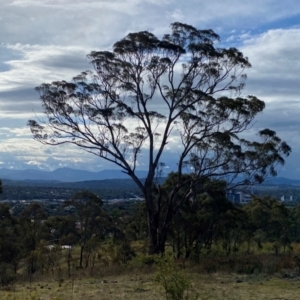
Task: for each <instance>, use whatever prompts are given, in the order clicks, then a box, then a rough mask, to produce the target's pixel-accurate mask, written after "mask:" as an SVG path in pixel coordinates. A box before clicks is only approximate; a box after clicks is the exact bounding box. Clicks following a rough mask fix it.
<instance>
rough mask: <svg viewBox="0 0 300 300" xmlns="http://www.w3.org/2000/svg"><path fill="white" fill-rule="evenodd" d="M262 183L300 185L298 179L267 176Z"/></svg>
mask: <svg viewBox="0 0 300 300" xmlns="http://www.w3.org/2000/svg"><path fill="white" fill-rule="evenodd" d="M263 185H290V186H300V180H299V179H289V178H285V177H272V178H267V179H266V180H265V181H264V183H263Z"/></svg>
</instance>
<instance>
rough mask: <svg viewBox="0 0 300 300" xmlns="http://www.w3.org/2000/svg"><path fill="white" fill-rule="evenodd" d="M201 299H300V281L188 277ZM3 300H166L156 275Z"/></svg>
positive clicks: (57, 285)
mask: <svg viewBox="0 0 300 300" xmlns="http://www.w3.org/2000/svg"><path fill="white" fill-rule="evenodd" d="M187 276H189V277H190V278H191V281H192V283H193V286H194V288H195V290H196V291H197V292H198V293H199V295H200V297H199V299H201V300H204V299H205V300H208V299H211V300H214V299H232V300H238V299H249V300H251V299H253V300H265V299H266V300H267V299H268V300H275V299H276V300H277V299H278V300H279V299H281V300H284V299H286V300H287V299H288V300H292V299H295V300H296V299H299V298H300V296H299V295H300V279H299V278H296V279H290V280H287V279H281V278H277V277H266V276H262V275H251V276H246V275H226V274H218V273H217V274H212V275H200V274H198V273H189V274H187ZM0 299H3V300H21V299H22V300H26V299H28V300H29V299H30V300H38V299H39V300H54V299H55V300H68V299H70V300H81V299H85V300H88V299H89V300H98V299H99V300H100V299H101V300H114V299H131V300H141V299H142V300H148V299H149V300H150V299H151V300H152V299H157V300H159V299H165V298H164V295H163V292H162V290H161V289H160V287H158V286H157V284H156V283H155V282H154V281H153V274H134V272H133V273H131V274H127V275H119V276H118V275H117V276H113V277H106V278H89V279H76V280H74V282H72V280H65V281H64V282H58V281H52V280H49V281H47V280H43V281H40V282H33V283H32V285H31V288H30V286H29V284H28V283H26V284H18V285H16V286H14V287H13V288H12V290H11V291H0Z"/></svg>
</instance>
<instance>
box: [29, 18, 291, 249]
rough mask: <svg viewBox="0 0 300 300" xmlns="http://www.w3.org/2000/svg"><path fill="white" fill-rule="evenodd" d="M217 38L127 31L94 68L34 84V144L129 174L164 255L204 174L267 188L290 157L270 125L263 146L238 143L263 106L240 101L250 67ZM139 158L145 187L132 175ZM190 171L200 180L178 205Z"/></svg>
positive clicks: (96, 54)
mask: <svg viewBox="0 0 300 300" xmlns="http://www.w3.org/2000/svg"><path fill="white" fill-rule="evenodd" d="M218 41H219V36H218V35H217V34H216V33H215V32H214V31H212V30H198V29H196V28H194V27H193V26H190V25H187V24H183V23H178V22H177V23H173V24H171V33H169V34H166V35H164V36H163V37H162V38H158V37H156V36H155V35H154V34H152V33H150V32H147V31H142V32H137V33H130V34H128V35H127V36H126V37H125V38H123V39H122V40H120V41H118V42H116V43H115V44H114V46H113V50H112V51H93V52H91V53H90V54H89V55H88V56H87V57H88V59H89V61H90V63H91V64H92V66H93V67H94V71H84V72H82V73H81V74H80V75H78V76H76V77H74V78H73V81H72V82H67V81H56V82H52V83H45V84H42V85H41V86H39V87H38V88H37V91H38V92H39V94H40V99H41V101H42V105H43V108H44V114H45V119H43V120H38V121H36V120H30V121H29V122H28V124H29V126H30V128H31V131H32V134H33V137H34V139H36V140H37V141H39V142H41V143H43V144H48V145H59V144H66V143H70V144H74V145H77V146H79V147H81V148H82V149H85V150H86V151H87V152H89V153H92V154H95V155H97V156H99V157H100V158H102V159H105V160H107V161H109V162H112V163H114V164H116V165H117V166H119V167H120V168H121V169H122V170H123V172H125V173H127V174H128V175H129V176H130V177H131V178H132V179H133V180H134V181H135V182H136V184H137V185H138V187H139V188H140V190H141V191H142V193H143V195H144V197H145V201H146V205H147V212H148V226H149V236H150V252H152V253H153V252H154V253H155V252H161V251H164V244H165V240H166V234H167V232H168V228H169V226H170V224H171V222H172V219H173V217H174V215H176V213H177V212H178V210H179V209H180V207H181V206H182V204H183V203H184V201H186V200H187V199H189V198H190V197H191V195H192V194H193V189H194V186H196V185H197V184H199V182H202V181H203V178H210V177H212V178H216V177H217V178H225V179H226V180H227V181H228V182H231V183H233V182H234V184H235V185H236V184H253V183H257V182H262V181H263V180H264V178H265V177H266V176H268V175H271V176H275V175H276V170H275V167H276V165H277V164H283V163H284V158H283V157H284V156H285V155H288V154H289V153H290V151H291V149H290V147H289V146H288V145H287V144H286V143H285V142H283V141H281V139H280V138H279V137H278V136H277V135H276V133H275V132H274V131H272V130H270V129H264V130H261V131H260V132H258V138H257V139H256V140H247V139H245V137H244V138H243V137H241V135H240V134H241V133H243V132H245V131H246V130H247V129H249V128H251V125H252V122H253V120H254V118H255V117H256V115H257V114H258V113H260V112H261V111H263V109H264V108H265V104H264V102H263V101H261V100H260V99H258V98H257V97H255V96H247V97H242V90H243V88H244V86H245V80H246V74H245V70H246V69H248V68H250V67H251V65H250V63H249V61H248V58H247V57H244V55H243V54H242V53H241V52H240V51H239V50H238V49H236V48H229V49H225V48H217V47H216V46H215V43H216V42H218ZM174 136H176V137H178V138H179V141H180V143H181V145H180V147H178V161H177V170H176V171H177V173H178V176H177V178H176V182H175V183H174V186H173V189H172V191H171V192H170V193H168V194H167V195H166V193H164V192H163V191H162V188H161V187H160V186H159V184H158V183H157V182H156V180H155V178H156V176H158V175H159V174H160V170H161V168H162V167H163V166H164V164H163V161H162V154H163V153H164V151H165V150H166V145H167V144H168V143H170V142H171V139H172V137H174ZM142 154H143V155H144V157H145V158H143V159H144V160H147V168H148V175H147V178H146V180H145V181H143V180H141V179H139V178H138V177H137V176H136V174H135V171H136V169H137V166H138V164H139V162H140V160H141V159H142V158H141V155H142ZM187 170H189V172H191V173H192V178H193V180H190V178H189V183H188V184H189V185H190V188H189V189H186V188H185V189H184V190H185V192H184V193H181V194H182V195H181V197H180V199H181V200H180V201H178V199H177V198H178V197H177V195H178V193H179V191H180V189H181V187H182V186H185V185H186V183H185V177H184V176H183V173H184V172H186V171H187ZM237 179H239V181H237ZM153 188H154V190H155V192H153ZM163 207H164V211H166V213H164V214H163V217H162V214H161V211H162V208H163Z"/></svg>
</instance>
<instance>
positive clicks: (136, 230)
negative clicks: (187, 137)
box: [0, 174, 300, 285]
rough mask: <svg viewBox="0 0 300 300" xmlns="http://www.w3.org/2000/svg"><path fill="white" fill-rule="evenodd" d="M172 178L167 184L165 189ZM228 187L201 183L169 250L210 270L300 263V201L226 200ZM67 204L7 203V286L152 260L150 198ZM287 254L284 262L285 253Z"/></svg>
mask: <svg viewBox="0 0 300 300" xmlns="http://www.w3.org/2000/svg"><path fill="white" fill-rule="evenodd" d="M172 176H173V177H172ZM172 176H170V177H169V178H168V179H167V180H166V182H165V183H164V185H163V190H164V192H165V193H168V189H169V188H171V186H172V183H173V181H174V176H176V175H174V174H173V175H172ZM224 187H225V183H224V182H221V181H206V182H203V183H202V184H201V186H199V187H196V188H195V193H194V194H193V197H191V198H190V200H189V201H187V202H186V203H185V204H184V205H183V207H182V208H181V209H180V211H178V213H177V215H176V217H175V219H174V222H173V223H172V226H171V227H170V228H169V235H168V238H167V243H166V249H165V251H166V252H171V253H172V254H173V256H174V257H175V258H177V259H179V260H181V261H186V262H189V261H191V262H193V263H198V264H199V265H200V266H202V267H203V268H204V269H205V270H206V271H207V272H212V271H217V270H218V269H219V268H222V269H224V268H229V269H230V270H232V271H237V270H239V271H240V272H250V273H251V272H257V271H268V272H276V271H278V269H279V268H281V267H282V268H283V267H295V266H297V262H298V261H297V253H298V250H300V248H299V249H298V244H297V243H299V242H300V206H295V207H293V208H287V207H286V206H285V205H284V204H283V203H280V202H278V201H277V200H276V199H274V198H271V197H260V198H259V197H255V198H254V199H253V200H252V201H251V202H250V203H249V204H247V205H244V206H243V207H238V206H236V205H234V204H233V203H231V202H230V201H228V200H227V199H226V194H225V192H224ZM155 192H156V191H155V190H154V191H153V193H155ZM181 192H182V193H184V192H185V191H184V188H183V189H182V191H181ZM178 197H179V198H180V194H179V195H178ZM179 198H178V201H179ZM64 207H65V208H66V209H67V213H66V215H64V216H59V215H51V216H49V215H48V214H47V211H46V210H45V209H44V207H43V204H42V203H37V202H31V203H30V204H29V205H27V206H26V207H24V208H23V209H22V211H20V212H19V213H18V214H17V215H15V214H14V215H13V214H12V211H11V209H10V206H9V204H3V203H2V204H0V217H1V218H0V274H1V275H0V280H1V284H2V285H7V284H9V283H10V282H12V281H13V280H15V279H17V278H25V279H29V278H30V279H31V278H32V276H36V274H42V275H43V274H51V275H52V276H59V277H61V278H63V277H64V276H66V277H68V276H71V275H72V274H73V273H74V270H88V271H91V272H93V273H95V272H97V270H98V271H99V270H103V266H105V267H106V268H110V267H111V266H113V265H118V266H120V265H127V264H128V263H129V262H130V261H131V260H132V259H133V261H135V260H137V258H135V257H139V258H141V257H144V258H142V259H140V260H139V261H140V262H141V261H142V262H143V263H144V264H146V265H147V264H151V261H152V260H151V257H148V256H147V255H146V253H147V243H148V229H147V228H148V227H147V219H146V207H145V203H144V202H123V203H116V204H111V205H103V202H102V200H101V199H100V198H99V197H98V196H97V195H95V194H94V193H92V192H89V191H82V192H78V193H76V194H75V195H73V197H71V198H70V200H68V201H66V202H65V203H64ZM162 213H164V211H162ZM158 234H159V232H158ZM266 255H267V256H268V259H266ZM286 256H287V257H289V259H288V260H286V261H285V263H284V264H283V265H280V264H282V260H280V259H279V258H280V257H286ZM294 258H295V259H294ZM217 262H219V263H217ZM238 262H239V263H238ZM266 263H268V267H266V265H265V264H266ZM241 266H242V267H241Z"/></svg>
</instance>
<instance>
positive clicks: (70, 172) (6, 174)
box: [0, 168, 300, 186]
mask: <svg viewBox="0 0 300 300" xmlns="http://www.w3.org/2000/svg"><path fill="white" fill-rule="evenodd" d="M136 174H137V176H138V177H139V178H146V176H147V171H137V172H136ZM0 178H1V179H7V180H14V181H36V182H37V181H40V182H45V181H47V182H52V183H55V182H56V183H59V182H79V181H95V180H97V181H98V180H106V179H128V180H131V178H130V177H129V176H128V175H127V174H124V173H123V172H122V171H121V170H103V171H99V172H90V171H85V170H75V169H71V168H59V169H56V170H54V171H42V170H35V169H27V170H11V169H5V168H2V169H0ZM263 185H288V186H300V180H297V179H289V178H284V177H272V178H271V177H270V178H267V179H266V180H265V182H264V183H263Z"/></svg>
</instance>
